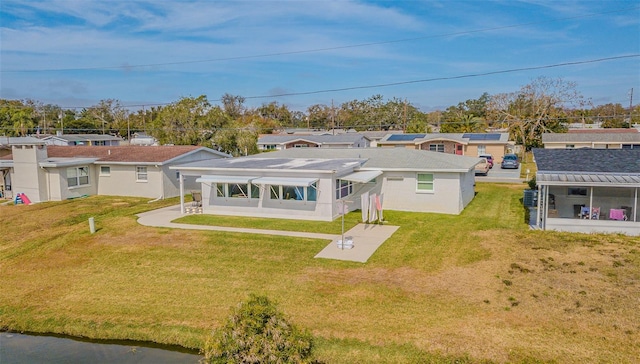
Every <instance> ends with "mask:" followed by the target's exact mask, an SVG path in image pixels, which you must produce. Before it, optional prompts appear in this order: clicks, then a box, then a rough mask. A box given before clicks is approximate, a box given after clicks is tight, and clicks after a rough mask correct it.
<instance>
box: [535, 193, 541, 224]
mask: <svg viewBox="0 0 640 364" xmlns="http://www.w3.org/2000/svg"><path fill="white" fill-rule="evenodd" d="M541 208H542V186H540V185H538V209H537V210H536V226H537V227H538V228H540V229H542V222H541V221H540V209H541Z"/></svg>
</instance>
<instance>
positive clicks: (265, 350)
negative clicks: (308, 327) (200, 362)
mask: <svg viewBox="0 0 640 364" xmlns="http://www.w3.org/2000/svg"><path fill="white" fill-rule="evenodd" d="M312 349H313V337H312V336H311V334H309V333H308V332H306V331H303V330H300V329H298V328H296V327H295V326H293V325H292V324H290V323H289V322H288V321H287V320H286V319H285V317H284V315H283V314H282V313H280V312H279V311H278V309H277V307H276V305H275V304H274V303H272V302H271V301H269V299H268V298H267V297H265V296H256V295H253V294H252V295H251V296H250V297H249V299H248V300H247V301H246V302H242V303H240V304H239V305H238V307H237V308H235V309H234V310H233V313H232V315H231V316H230V317H229V318H228V319H227V321H226V322H225V324H224V325H223V326H222V327H221V328H220V329H218V330H215V331H214V332H213V333H212V334H211V336H210V337H208V338H207V341H206V343H205V347H204V349H203V353H204V360H205V362H206V363H314V362H315V361H314V359H313V353H312Z"/></svg>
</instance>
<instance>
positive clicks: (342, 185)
mask: <svg viewBox="0 0 640 364" xmlns="http://www.w3.org/2000/svg"><path fill="white" fill-rule="evenodd" d="M352 192H353V182H351V181H346V180H342V179H337V180H336V200H339V199H341V198H345V197H347V196H349V195H350V194H351V193H352Z"/></svg>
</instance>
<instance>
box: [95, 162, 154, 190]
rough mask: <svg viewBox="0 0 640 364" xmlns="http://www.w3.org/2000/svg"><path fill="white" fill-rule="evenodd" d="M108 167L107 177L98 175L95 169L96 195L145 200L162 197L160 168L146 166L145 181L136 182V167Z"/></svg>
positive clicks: (116, 165) (119, 165)
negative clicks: (142, 198) (144, 198)
mask: <svg viewBox="0 0 640 364" xmlns="http://www.w3.org/2000/svg"><path fill="white" fill-rule="evenodd" d="M102 166H107V164H102ZM108 166H109V167H110V174H109V175H100V174H99V171H100V167H99V166H98V167H97V170H98V174H99V175H98V177H99V182H98V192H97V193H98V195H107V196H137V197H147V198H158V197H160V196H161V195H162V177H163V173H162V169H161V168H159V167H156V166H150V165H147V166H146V167H147V181H137V177H136V165H122V164H108ZM141 166H144V165H141Z"/></svg>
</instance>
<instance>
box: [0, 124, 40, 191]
mask: <svg viewBox="0 0 640 364" xmlns="http://www.w3.org/2000/svg"><path fill="white" fill-rule="evenodd" d="M14 144H25V145H38V144H43V143H42V141H41V140H40V139H38V138H34V137H5V136H0V198H12V197H13V192H12V190H11V173H10V171H11V167H10V160H7V158H9V157H8V156H10V155H11V146H12V145H14Z"/></svg>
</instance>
